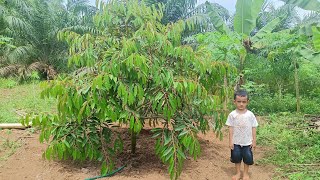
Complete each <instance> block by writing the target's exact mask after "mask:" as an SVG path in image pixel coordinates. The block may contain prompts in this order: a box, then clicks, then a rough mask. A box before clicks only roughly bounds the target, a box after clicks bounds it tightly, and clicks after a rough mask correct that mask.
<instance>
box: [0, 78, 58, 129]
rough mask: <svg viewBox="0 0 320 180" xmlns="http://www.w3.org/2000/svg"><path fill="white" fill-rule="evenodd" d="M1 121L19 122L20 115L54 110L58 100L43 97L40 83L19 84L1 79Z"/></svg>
mask: <svg viewBox="0 0 320 180" xmlns="http://www.w3.org/2000/svg"><path fill="white" fill-rule="evenodd" d="M0 84H1V86H0V102H1V103H0V123H14V122H19V119H20V116H21V115H24V114H26V113H31V112H52V111H55V109H56V100H54V99H41V98H40V92H41V89H40V87H39V83H38V82H36V83H31V84H23V85H18V84H17V83H14V81H13V80H4V79H0Z"/></svg>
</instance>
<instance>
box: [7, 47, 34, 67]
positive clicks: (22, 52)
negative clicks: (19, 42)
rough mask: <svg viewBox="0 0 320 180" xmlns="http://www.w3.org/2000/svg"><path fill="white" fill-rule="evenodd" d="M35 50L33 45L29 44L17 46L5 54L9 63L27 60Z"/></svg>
mask: <svg viewBox="0 0 320 180" xmlns="http://www.w3.org/2000/svg"><path fill="white" fill-rule="evenodd" d="M35 52H36V50H35V49H34V48H33V46H30V45H26V46H19V47H17V48H15V49H14V50H12V51H10V52H9V53H8V54H7V57H8V62H10V63H18V62H19V63H22V62H27V60H28V59H29V57H30V56H31V55H33V54H34V53H35Z"/></svg>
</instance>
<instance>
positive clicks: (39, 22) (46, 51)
mask: <svg viewBox="0 0 320 180" xmlns="http://www.w3.org/2000/svg"><path fill="white" fill-rule="evenodd" d="M85 2H86V1H83V0H69V1H68V2H67V4H64V1H62V0H12V1H4V2H2V3H1V4H0V9H2V13H1V16H0V22H3V23H1V25H2V26H0V34H3V35H5V36H7V37H11V38H12V43H13V44H14V45H15V46H16V47H15V48H13V49H11V50H10V51H2V52H1V53H0V55H2V58H1V59H2V64H4V65H10V66H8V67H11V68H8V67H7V68H2V69H0V75H1V74H2V75H4V74H6V73H11V74H12V73H14V71H18V70H19V69H21V67H24V69H25V70H24V71H23V72H29V71H31V70H34V68H35V66H39V67H38V68H36V69H38V70H42V69H43V68H44V67H47V70H48V69H51V70H52V69H58V70H61V69H63V68H65V67H66V60H67V52H66V50H67V46H66V44H65V43H64V42H60V41H58V39H57V33H58V31H60V30H62V29H63V28H67V27H69V28H70V27H75V26H77V27H81V26H83V25H86V24H90V23H92V16H93V14H94V12H95V8H93V7H91V6H89V5H86V4H85ZM0 12H1V11H0ZM13 65H16V67H15V68H13V67H14V66H13ZM29 65H32V66H29ZM45 65H46V66H45ZM18 67H19V68H18ZM53 67H54V68H53ZM9 69H11V70H12V71H9ZM19 71H20V72H22V71H21V70H19Z"/></svg>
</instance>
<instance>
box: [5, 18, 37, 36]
mask: <svg viewBox="0 0 320 180" xmlns="http://www.w3.org/2000/svg"><path fill="white" fill-rule="evenodd" d="M5 21H6V22H7V24H8V28H10V29H14V30H18V31H20V32H26V33H30V34H31V33H32V29H33V27H32V26H31V25H30V24H29V23H27V22H25V21H24V20H22V19H20V18H19V17H15V16H6V17H5Z"/></svg>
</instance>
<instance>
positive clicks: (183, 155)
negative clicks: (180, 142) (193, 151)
mask: <svg viewBox="0 0 320 180" xmlns="http://www.w3.org/2000/svg"><path fill="white" fill-rule="evenodd" d="M177 152H178V154H179V155H180V156H181V157H182V158H183V159H187V158H186V156H185V154H184V153H183V152H182V150H181V149H180V148H178V151H177Z"/></svg>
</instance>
